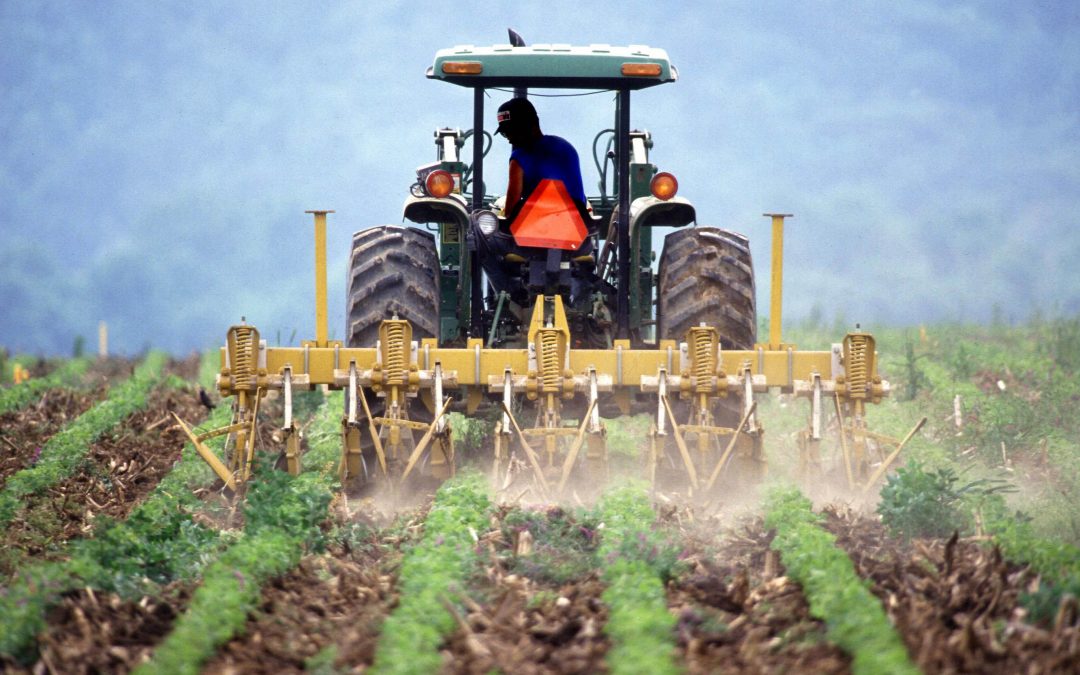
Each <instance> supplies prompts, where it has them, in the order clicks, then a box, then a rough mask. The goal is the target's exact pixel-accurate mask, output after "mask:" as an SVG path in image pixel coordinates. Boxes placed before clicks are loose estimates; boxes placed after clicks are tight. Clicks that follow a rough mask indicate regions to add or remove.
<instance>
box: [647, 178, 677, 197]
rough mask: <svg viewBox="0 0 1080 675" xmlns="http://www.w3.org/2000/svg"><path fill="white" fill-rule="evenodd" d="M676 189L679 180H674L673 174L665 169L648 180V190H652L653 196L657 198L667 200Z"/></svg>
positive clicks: (672, 195)
mask: <svg viewBox="0 0 1080 675" xmlns="http://www.w3.org/2000/svg"><path fill="white" fill-rule="evenodd" d="M678 191H679V181H677V180H675V176H672V175H671V174H670V173H667V172H666V171H661V172H660V173H658V174H656V175H655V176H653V179H652V180H651V181H649V192H652V194H653V197H656V198H657V199H662V200H664V201H667V200H669V199H671V198H672V197H674V196H675V193H676V192H678Z"/></svg>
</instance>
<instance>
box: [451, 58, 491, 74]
mask: <svg viewBox="0 0 1080 675" xmlns="http://www.w3.org/2000/svg"><path fill="white" fill-rule="evenodd" d="M442 71H443V73H445V74H447V75H479V74H480V73H482V72H484V64H482V63H480V62H479V61H443V64H442Z"/></svg>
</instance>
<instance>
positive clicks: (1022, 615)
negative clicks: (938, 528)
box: [825, 506, 1080, 674]
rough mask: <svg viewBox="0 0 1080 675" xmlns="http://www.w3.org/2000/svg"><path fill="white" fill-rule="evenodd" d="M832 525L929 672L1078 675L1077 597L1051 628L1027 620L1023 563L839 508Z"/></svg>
mask: <svg viewBox="0 0 1080 675" xmlns="http://www.w3.org/2000/svg"><path fill="white" fill-rule="evenodd" d="M825 513H826V515H827V517H828V525H827V526H828V529H829V530H831V531H832V532H833V533H834V534H836V536H837V543H838V545H839V546H840V547H841V548H843V549H844V550H845V551H846V552H847V553H848V555H850V556H851V559H852V560H853V561H854V563H855V568H856V571H857V572H858V573H859V575H860V576H862V577H864V578H865V579H868V580H869V581H870V582H871V591H872V592H873V593H874V594H875V595H876V596H877V597H878V598H880V599H881V601H882V605H883V606H884V607H885V609H886V611H887V612H888V614H889V618H890V619H891V620H892V622H893V623H894V624H895V626H896V629H897V631H898V632H899V633H900V636H901V637H902V638H903V640H904V643H905V644H906V645H907V647H908V650H909V652H910V654H911V656H912V659H913V660H914V661H915V662H916V663H917V664H918V666H919V667H920V668H921V669H922V670H923V671H924V672H926V673H1002V674H1005V673H1062V674H1064V673H1080V623H1078V617H1077V613H1076V608H1075V603H1073V604H1072V605H1071V611H1070V606H1069V605H1066V606H1065V607H1063V610H1064V611H1060V612H1059V614H1058V617H1057V620H1056V621H1055V622H1054V624H1053V625H1047V626H1036V625H1032V624H1031V623H1030V622H1029V620H1028V617H1027V612H1026V610H1025V609H1024V608H1023V607H1022V606H1021V604H1020V596H1021V594H1022V593H1024V592H1025V591H1031V590H1034V589H1035V588H1037V583H1038V582H1037V579H1036V576H1035V575H1034V574H1033V573H1032V572H1031V571H1030V570H1029V569H1028V568H1026V567H1023V566H1020V565H1017V564H1014V563H1010V562H1008V561H1005V560H1003V559H1002V557H1001V554H1000V552H999V551H998V549H997V548H996V547H992V546H990V545H989V544H988V543H987V542H985V541H979V540H974V539H960V538H958V537H955V536H954V537H953V538H951V539H949V540H915V541H914V542H912V543H910V544H906V543H904V542H901V541H898V540H896V539H892V538H890V537H889V536H888V534H887V532H886V531H885V529H884V528H883V526H882V525H881V523H880V522H878V521H877V519H875V518H872V517H868V516H865V515H860V514H858V513H856V512H854V511H852V510H850V509H847V508H845V507H838V506H831V507H828V508H827V509H826V510H825Z"/></svg>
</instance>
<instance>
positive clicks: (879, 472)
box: [862, 417, 926, 494]
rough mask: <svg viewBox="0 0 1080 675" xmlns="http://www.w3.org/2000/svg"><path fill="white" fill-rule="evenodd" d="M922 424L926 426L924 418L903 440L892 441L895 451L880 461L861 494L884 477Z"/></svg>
mask: <svg viewBox="0 0 1080 675" xmlns="http://www.w3.org/2000/svg"><path fill="white" fill-rule="evenodd" d="M924 424H926V418H925V417H923V418H922V419H921V420H919V422H918V423H917V424H916V425H915V426H914V427H912V429H911V431H909V432H908V433H907V436H904V439H903V440H901V441H900V442H898V443H897V442H896V441H895V440H893V441H892V442H894V443H896V449H895V450H893V451H892V452H891V453H890V454H889V456H888V457H887V458H885V460H884V461H882V463H881V465H880V466H878V468H877V470H876V471H874V473H873V475H871V476H870V478H869V479H868V480H867V481H866V485H863V490H862V491H863V494H866V493H867V492H869V491H870V488H872V487H873V486H874V484H875V483H877V482H878V479H880V478H881V477H882V476H883V475H885V472H886V471H888V470H889V467H890V466H892V463H893V462H895V461H896V458H897V457H899V456H900V451H901V450H903V449H904V446H905V445H907V442H908V441H910V440H911V439H912V437H914V436H915V434H917V433H919V429H922V428H923V425H924Z"/></svg>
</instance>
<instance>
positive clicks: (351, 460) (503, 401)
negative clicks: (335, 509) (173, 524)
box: [181, 223, 910, 495]
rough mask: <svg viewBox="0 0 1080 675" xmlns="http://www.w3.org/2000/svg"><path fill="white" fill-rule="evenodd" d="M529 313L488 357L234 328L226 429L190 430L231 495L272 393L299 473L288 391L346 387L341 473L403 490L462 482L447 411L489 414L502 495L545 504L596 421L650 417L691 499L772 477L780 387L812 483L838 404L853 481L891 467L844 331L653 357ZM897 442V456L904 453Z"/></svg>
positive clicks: (480, 344)
mask: <svg viewBox="0 0 1080 675" xmlns="http://www.w3.org/2000/svg"><path fill="white" fill-rule="evenodd" d="M318 226H319V224H318V223H317V227H318ZM323 226H324V223H323ZM531 317H532V318H531V321H530V324H529V331H528V342H527V346H526V347H525V348H522V349H491V348H487V347H485V346H484V340H482V339H480V338H473V339H468V340H467V342H466V344H465V345H464V346H463V347H446V346H439V344H438V341H437V340H435V339H433V338H424V339H420V340H414V339H413V329H412V326H411V324H410V322H408V321H406V320H404V319H397V318H389V319H386V320H384V321H383V322H382V323H381V325H380V327H379V333H378V335H379V338H378V340H377V343H376V344H375V345H372V346H370V347H356V348H350V347H344V346H342V345H341V343H339V342H335V341H329V340H325V339H322V340H320V339H316V340H313V341H310V342H305V343H304V344H303V345H302V346H301V347H268V346H267V345H266V342H265V341H264V340H262V339H261V338H260V336H259V332H258V330H257V329H256V328H255V327H254V326H249V325H238V326H233V327H231V328H230V329H229V331H228V334H227V341H226V345H225V347H224V348H223V349H222V352H221V354H222V369H221V372H220V374H219V376H218V382H217V384H218V389H219V391H220V393H221V394H222V396H226V397H234V400H235V402H234V418H233V421H232V423H231V424H230V425H229V426H227V427H223V428H221V429H217V430H213V431H210V432H208V433H205V434H202V435H196V434H194V432H193V431H191V429H190V428H188V427H187V425H183V423H181V424H182V426H183V428H184V430H185V432H187V433H188V435H189V436H190V437H191V440H192V442H193V443H194V444H195V446H196V448H198V450H199V452H200V454H201V455H202V456H203V457H204V459H206V460H207V462H208V463H209V464H210V466H211V467H212V468H213V470H214V471H215V472H216V473H217V474H218V476H219V477H220V478H221V480H222V481H223V482H224V483H225V484H226V485H227V486H228V487H230V488H235V487H236V485H237V484H239V483H242V482H243V481H245V480H247V479H248V478H249V477H250V467H251V463H252V458H253V455H254V451H255V438H256V435H255V429H254V423H255V419H256V417H257V414H258V411H259V402H260V400H261V399H263V398H264V397H265V396H266V394H267V393H268V392H271V391H277V392H279V396H280V398H281V400H282V402H283V411H284V412H283V416H284V420H283V424H282V427H281V432H282V435H283V437H284V444H285V452H284V455H285V458H286V466H287V468H288V470H289V471H290V472H291V473H294V474H296V473H299V471H300V469H301V462H302V458H301V455H300V442H299V441H300V438H299V431H298V429H297V426H296V422H295V419H294V417H293V404H292V399H293V394H294V392H297V391H303V390H309V389H312V388H314V387H319V386H325V387H326V388H328V389H331V390H343V391H344V392H345V401H346V403H345V409H344V412H343V415H342V426H341V431H342V439H343V442H342V456H341V462H340V471H341V476H342V478H343V479H344V480H345V481H351V480H364V481H366V480H386V481H389V482H391V483H394V484H399V485H400V484H401V483H403V482H404V481H406V480H407V479H408V478H409V477H410V476H411V475H413V474H415V473H416V472H417V471H418V470H419V469H421V468H422V470H423V473H425V474H426V475H431V476H434V477H436V478H444V477H446V476H449V475H451V474H453V472H454V467H455V453H454V444H453V440H452V433H451V425H450V424H449V420H448V415H447V413H448V412H449V411H450V410H451V409H454V410H461V411H462V412H464V413H465V414H466V415H473V414H476V412H477V411H478V409H480V407H481V406H482V405H485V404H493V405H496V410H497V411H498V414H497V417H498V419H497V421H496V423H495V427H494V432H493V446H494V457H493V469H494V473H495V476H496V480H497V481H498V482H499V483H500V484H503V485H508V484H509V483H510V482H511V481H512V480H513V479H514V478H515V477H516V476H520V475H525V476H529V477H531V478H532V481H533V484H534V485H535V487H536V489H537V490H538V491H539V492H540V493H542V494H545V495H551V494H554V493H561V492H564V491H565V490H566V489H567V487H568V485H569V483H570V480H571V477H572V476H573V475H574V474H575V472H576V471H577V470H578V469H579V468H585V469H586V475H588V476H590V477H594V476H597V475H598V473H599V472H603V470H604V469H605V467H606V464H607V449H606V442H605V427H604V423H603V420H602V418H601V415H600V412H601V410H606V411H609V413H616V414H624V415H625V414H631V413H635V412H636V413H641V412H647V411H651V412H650V414H651V415H652V416H653V422H652V428H651V431H650V434H649V438H648V448H647V451H646V452H645V453H644V463H645V471H646V475H647V476H648V477H649V478H650V479H651V480H653V481H654V482H655V481H657V480H658V473H664V472H666V473H667V474H668V475H672V474H674V475H677V476H681V477H682V478H681V480H684V481H685V483H686V485H687V487H688V490H689V491H690V492H692V493H693V492H703V491H709V490H711V489H712V488H713V487H714V486H715V485H716V484H717V482H718V481H719V480H720V479H721V478H722V477H723V476H724V475H725V474H727V473H729V472H732V471H734V469H733V466H734V465H735V464H739V465H740V466H741V470H740V477H747V474H749V476H750V477H753V476H760V475H762V474H763V473H764V471H765V458H764V453H763V434H764V431H763V427H762V425H761V423H760V421H759V419H758V413H757V398H758V397H759V395H761V394H763V393H765V392H767V391H769V390H773V391H779V392H781V393H788V394H793V395H794V396H796V397H798V398H804V399H807V400H808V402H809V407H810V422H809V425H808V427H807V429H806V430H805V431H804V432H803V433H802V437H801V438H802V453H801V462H802V466H803V469H804V470H805V472H806V473H807V474H808V475H812V474H813V473H814V472H815V471H818V470H820V464H821V460H820V444H821V441H822V438H823V436H824V432H825V423H824V417H825V412H826V411H825V404H826V402H827V401H828V400H829V399H831V400H832V402H833V405H834V406H835V408H836V411H837V412H838V418H839V420H840V430H841V432H840V440H841V447H842V448H843V458H844V461H843V463H844V467H845V471H846V473H847V474H848V475H850V476H851V480H852V485H853V486H854V485H856V484H858V480H859V479H862V480H864V481H866V480H876V479H877V478H878V477H879V476H878V475H874V474H875V473H876V474H880V473H881V472H882V471H883V470H884V468H887V466H888V464H889V463H890V462H891V459H895V457H892V458H891V459H890V461H888V462H886V461H883V462H881V463H880V464H879V465H878V470H877V471H876V472H871V468H870V467H871V464H870V461H869V458H868V456H867V447H868V445H870V444H871V442H879V443H880V442H882V441H884V440H891V439H886V437H883V436H880V435H877V434H873V433H871V432H870V431H868V430H867V429H866V422H865V406H866V404H868V403H876V402H879V401H880V400H881V398H882V397H884V396H886V395H888V393H889V384H888V383H887V382H886V381H884V380H882V379H881V377H880V376H879V375H878V374H877V371H876V360H875V357H874V341H873V338H872V336H870V335H869V334H867V333H862V332H855V333H851V334H849V335H847V336H846V337H845V338H844V340H843V342H842V343H840V344H838V345H835V346H834V347H833V349H832V350H831V351H801V350H798V349H796V348H795V347H794V346H793V345H786V344H783V343H782V342H780V341H779V335H778V334H774V335H773V337H775V338H777V340H778V346H777V347H772V346H770V345H757V346H756V348H755V349H753V350H726V349H723V348H722V346H721V342H720V339H719V334H718V331H717V330H716V328H714V327H710V326H694V327H692V328H691V329H690V330H689V331H688V333H687V335H686V338H685V340H683V341H679V342H676V341H673V340H660V341H658V344H657V345H656V346H655V347H644V348H641V347H639V348H633V347H632V346H631V343H630V341H629V340H616V341H615V342H614V344H613V347H612V349H577V348H573V347H572V345H573V344H574V336H573V335H572V334H571V330H570V327H569V325H568V323H567V319H566V312H565V309H564V306H563V300H562V298H561V297H560V296H557V295H556V296H538V297H537V299H536V302H535V304H534V305H533V308H532V315H531ZM319 332H321V331H319ZM372 401H377V402H379V404H380V405H379V406H378V409H379V410H382V413H381V414H374V413H373V412H372V408H373V406H371V405H370V404H369V402H372ZM721 406H727V408H726V409H727V410H732V409H735V410H737V411H738V413H739V414H738V415H737V416H736V418H735V419H738V424H736V425H734V426H723V425H721V424H718V422H717V419H718V410H719V409H720V407H721ZM677 410H678V413H677V412H676V411H677ZM417 413H420V414H417ZM425 417H426V418H427V420H426V421H424V420H422V418H425ZM414 418H415V419H414ZM222 434H230V435H231V437H232V443H231V447H232V452H231V453H227V457H226V458H218V457H217V456H216V455H215V454H214V453H213V451H211V450H210V449H209V448H208V447H207V446H206V445H205V443H204V441H205V440H206V439H208V438H210V437H213V436H217V435H222ZM417 436H419V440H416V438H417ZM909 438H910V435H909ZM905 442H906V439H905ZM894 444H895V445H897V446H898V447H897V451H898V450H899V447H902V446H903V443H900V442H894ZM895 454H896V452H894V453H893V455H895Z"/></svg>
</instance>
